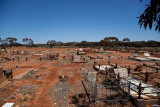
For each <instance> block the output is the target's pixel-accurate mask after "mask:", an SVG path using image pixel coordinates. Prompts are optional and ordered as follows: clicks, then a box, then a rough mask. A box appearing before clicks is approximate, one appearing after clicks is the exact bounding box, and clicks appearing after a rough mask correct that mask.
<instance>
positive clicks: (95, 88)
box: [94, 83, 97, 102]
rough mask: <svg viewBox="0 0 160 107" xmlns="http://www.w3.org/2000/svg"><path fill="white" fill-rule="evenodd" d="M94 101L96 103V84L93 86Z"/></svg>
mask: <svg viewBox="0 0 160 107" xmlns="http://www.w3.org/2000/svg"><path fill="white" fill-rule="evenodd" d="M94 101H95V102H97V83H95V85H94Z"/></svg>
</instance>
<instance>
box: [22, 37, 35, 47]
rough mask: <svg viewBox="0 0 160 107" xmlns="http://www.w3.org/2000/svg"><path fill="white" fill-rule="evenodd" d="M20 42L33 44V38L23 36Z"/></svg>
mask: <svg viewBox="0 0 160 107" xmlns="http://www.w3.org/2000/svg"><path fill="white" fill-rule="evenodd" d="M22 42H24V43H26V44H28V45H30V46H31V45H33V44H34V42H33V40H32V39H30V38H24V39H23V40H22Z"/></svg>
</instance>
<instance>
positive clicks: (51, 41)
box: [47, 40, 57, 48]
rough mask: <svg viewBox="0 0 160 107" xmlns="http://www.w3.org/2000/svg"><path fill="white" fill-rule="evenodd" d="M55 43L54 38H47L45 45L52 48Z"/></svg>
mask: <svg viewBox="0 0 160 107" xmlns="http://www.w3.org/2000/svg"><path fill="white" fill-rule="evenodd" d="M56 44H57V42H56V41H55V40H49V41H48V42H47V45H48V46H49V47H50V48H52V47H53V46H55V45H56Z"/></svg>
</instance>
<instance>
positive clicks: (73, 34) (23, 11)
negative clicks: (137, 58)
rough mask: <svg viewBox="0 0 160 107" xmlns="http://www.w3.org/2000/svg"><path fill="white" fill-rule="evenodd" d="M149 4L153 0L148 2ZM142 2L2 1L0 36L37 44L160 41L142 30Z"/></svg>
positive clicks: (98, 0)
mask: <svg viewBox="0 0 160 107" xmlns="http://www.w3.org/2000/svg"><path fill="white" fill-rule="evenodd" d="M146 1H150V0H146ZM146 1H144V2H142V3H141V2H140V0H0V37H1V38H2V39H5V38H7V37H15V38H17V39H18V42H21V41H22V39H23V38H26V37H27V38H32V39H33V40H34V42H35V43H46V42H47V41H48V40H56V41H62V42H72V41H76V42H79V41H82V40H86V41H100V40H102V39H103V38H105V37H110V36H114V37H117V38H119V40H122V39H123V38H126V37H128V38H130V39H131V41H142V40H144V41H148V40H156V41H159V40H160V34H158V32H156V31H154V29H153V28H152V30H149V29H147V30H144V28H141V29H140V26H139V25H138V19H137V18H136V17H138V16H140V14H141V13H142V12H143V11H144V9H145V8H144V7H145V5H144V3H146Z"/></svg>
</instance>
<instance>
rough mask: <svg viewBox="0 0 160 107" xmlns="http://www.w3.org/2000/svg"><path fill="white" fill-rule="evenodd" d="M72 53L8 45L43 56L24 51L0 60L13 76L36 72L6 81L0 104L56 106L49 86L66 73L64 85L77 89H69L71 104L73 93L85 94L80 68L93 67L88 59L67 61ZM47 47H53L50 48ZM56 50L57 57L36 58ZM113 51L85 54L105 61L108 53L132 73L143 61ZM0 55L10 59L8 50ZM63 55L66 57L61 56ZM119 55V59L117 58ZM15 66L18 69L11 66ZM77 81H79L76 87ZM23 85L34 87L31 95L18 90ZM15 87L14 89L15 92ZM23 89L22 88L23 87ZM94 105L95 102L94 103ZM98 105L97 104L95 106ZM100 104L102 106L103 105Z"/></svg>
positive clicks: (101, 62)
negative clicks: (81, 61)
mask: <svg viewBox="0 0 160 107" xmlns="http://www.w3.org/2000/svg"><path fill="white" fill-rule="evenodd" d="M68 49H70V52H75V48H55V49H49V48H27V47H14V48H11V49H10V51H13V50H25V51H30V50H34V51H35V53H36V51H37V52H38V51H42V54H43V56H34V54H26V55H19V57H20V61H17V60H16V61H6V62H3V63H0V65H1V67H2V68H3V69H14V70H13V76H17V75H20V74H22V73H24V72H26V71H27V70H29V69H31V68H34V69H36V72H33V73H31V74H27V75H28V76H26V77H24V78H22V79H20V80H13V81H11V82H10V83H9V84H7V85H5V86H4V87H2V88H1V89H0V106H2V105H3V104H4V103H5V102H14V103H15V105H16V107H24V106H27V107H56V106H60V105H58V104H57V103H54V102H53V101H52V100H54V98H53V99H52V98H50V97H49V96H48V93H49V90H50V88H51V87H52V86H53V85H54V84H56V83H60V80H59V76H63V75H65V76H68V80H67V82H68V84H70V85H71V88H72V86H75V87H77V88H75V89H73V90H72V92H70V94H69V95H68V98H67V99H68V100H69V105H70V106H75V105H73V104H71V103H70V102H71V101H70V100H71V99H70V96H72V95H74V94H75V93H85V91H84V89H83V87H82V84H81V81H82V80H84V76H83V71H84V70H94V69H93V68H92V67H93V62H94V60H89V59H88V62H87V63H71V56H72V53H69V52H68ZM49 50H53V51H50V52H49ZM56 52H60V57H59V60H53V61H51V60H45V59H43V60H42V61H40V60H39V59H38V58H40V57H45V56H46V54H47V53H56ZM110 52H112V53H113V54H97V53H87V55H85V56H86V57H87V56H88V55H93V56H95V57H97V56H102V57H103V59H96V60H95V61H96V62H98V63H100V64H108V55H110V56H111V63H112V64H115V63H116V62H117V63H118V66H121V67H125V66H129V65H131V72H134V69H135V67H136V65H139V64H141V65H142V64H143V62H139V61H134V60H128V56H130V57H131V56H132V55H131V53H120V52H116V51H110ZM2 56H7V57H10V58H11V56H12V55H11V53H6V54H4V55H0V58H2ZM63 56H66V58H65V59H63ZM121 56H123V57H122V59H121ZM26 57H27V58H28V61H25V58H26ZM16 66H18V68H15V67H16ZM77 84H80V85H78V86H77ZM25 85H28V87H32V86H33V87H34V88H33V89H29V91H30V90H33V92H31V94H23V92H21V88H22V87H24V86H25ZM17 90H18V91H17ZM24 90H25V89H24ZM24 97H27V100H26V101H22V99H23V98H24ZM95 105H96V106H98V104H97V103H96V104H95ZM99 106H101V104H100V105H99ZM103 106H104V105H103Z"/></svg>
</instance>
